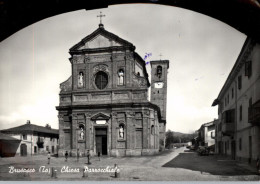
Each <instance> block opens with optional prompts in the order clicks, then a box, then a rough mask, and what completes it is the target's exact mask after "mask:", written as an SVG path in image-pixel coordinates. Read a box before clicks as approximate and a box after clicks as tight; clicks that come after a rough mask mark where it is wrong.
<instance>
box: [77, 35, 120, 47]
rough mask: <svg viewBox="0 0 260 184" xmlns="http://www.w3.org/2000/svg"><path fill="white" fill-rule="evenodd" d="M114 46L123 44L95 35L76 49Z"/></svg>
mask: <svg viewBox="0 0 260 184" xmlns="http://www.w3.org/2000/svg"><path fill="white" fill-rule="evenodd" d="M114 46H123V45H122V44H120V43H118V42H116V41H115V40H112V39H109V38H106V37H105V36H103V35H97V36H95V37H94V38H93V39H91V40H89V41H87V42H86V43H84V45H82V46H81V47H79V48H78V50H82V49H95V48H104V47H114Z"/></svg>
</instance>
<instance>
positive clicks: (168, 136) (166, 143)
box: [165, 130, 174, 148]
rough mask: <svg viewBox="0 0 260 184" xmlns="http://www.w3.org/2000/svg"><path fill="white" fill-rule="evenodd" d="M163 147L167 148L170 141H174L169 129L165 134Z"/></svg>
mask: <svg viewBox="0 0 260 184" xmlns="http://www.w3.org/2000/svg"><path fill="white" fill-rule="evenodd" d="M165 137H166V140H165V147H166V148H169V147H170V145H171V144H172V143H174V133H173V131H171V130H168V131H167V132H166V134H165Z"/></svg>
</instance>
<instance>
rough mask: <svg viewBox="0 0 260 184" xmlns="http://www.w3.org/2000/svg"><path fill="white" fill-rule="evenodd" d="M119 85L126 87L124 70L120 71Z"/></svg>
mask: <svg viewBox="0 0 260 184" xmlns="http://www.w3.org/2000/svg"><path fill="white" fill-rule="evenodd" d="M118 85H124V70H123V69H120V70H119V71H118Z"/></svg>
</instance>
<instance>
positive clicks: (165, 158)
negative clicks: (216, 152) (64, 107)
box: [0, 147, 259, 181]
mask: <svg viewBox="0 0 260 184" xmlns="http://www.w3.org/2000/svg"><path fill="white" fill-rule="evenodd" d="M86 162H87V159H86V158H80V160H79V162H77V159H76V158H69V159H68V161H67V162H65V159H64V158H55V157H52V158H51V163H50V165H48V164H47V157H46V156H39V155H38V156H32V157H30V156H28V157H15V158H0V178H1V180H108V181H110V180H127V181H146V180H148V181H245V180H246V181H259V176H258V175H257V174H256V173H255V171H254V170H253V169H252V168H249V167H248V166H247V165H246V164H241V163H236V162H234V161H230V160H227V159H226V160H225V159H224V158H220V157H216V156H202V157H200V156H197V154H196V153H192V152H185V148H184V147H183V148H179V149H176V150H171V151H169V150H168V151H165V152H164V153H162V154H160V155H157V156H146V157H124V158H114V157H102V158H101V160H100V161H99V160H98V158H97V157H94V158H92V159H91V163H92V164H91V165H88V168H92V169H93V168H96V169H98V168H101V169H102V168H106V167H108V166H109V167H113V166H114V164H118V166H119V168H120V177H119V178H114V173H102V172H91V173H88V177H85V178H83V177H82V175H83V167H84V166H87V165H86ZM10 166H13V167H14V168H31V169H32V168H34V169H35V172H34V173H30V174H27V175H26V174H24V173H9V170H10V169H9V167H10ZM41 166H46V168H47V169H49V168H51V167H54V168H55V169H56V170H57V178H56V179H54V178H51V173H48V172H46V173H44V172H39V168H40V167H41ZM64 166H65V167H66V166H68V167H69V168H74V171H75V170H77V169H78V171H79V172H77V171H75V172H72V173H71V172H70V173H69V172H63V173H61V169H62V167H64ZM47 171H48V170H47Z"/></svg>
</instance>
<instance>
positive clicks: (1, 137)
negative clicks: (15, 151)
mask: <svg viewBox="0 0 260 184" xmlns="http://www.w3.org/2000/svg"><path fill="white" fill-rule="evenodd" d="M0 140H7V141H20V140H19V139H16V138H13V137H11V136H9V135H5V134H3V133H1V132H0Z"/></svg>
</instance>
